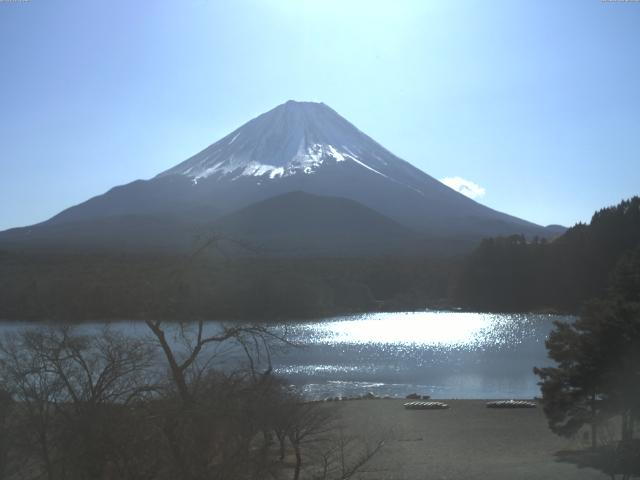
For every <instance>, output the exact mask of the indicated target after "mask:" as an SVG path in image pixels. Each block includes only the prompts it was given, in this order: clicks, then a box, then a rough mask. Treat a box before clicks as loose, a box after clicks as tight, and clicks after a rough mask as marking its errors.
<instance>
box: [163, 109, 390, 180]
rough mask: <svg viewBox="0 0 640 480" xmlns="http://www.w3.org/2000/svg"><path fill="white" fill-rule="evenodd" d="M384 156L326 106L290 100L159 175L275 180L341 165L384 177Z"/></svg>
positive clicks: (386, 154)
mask: <svg viewBox="0 0 640 480" xmlns="http://www.w3.org/2000/svg"><path fill="white" fill-rule="evenodd" d="M388 155H391V154H390V153H389V152H387V151H386V150H385V149H384V148H382V147H381V146H380V145H378V144H377V143H376V142H374V141H373V140H371V139H370V138H369V137H367V136H366V135H365V134H363V133H362V132H360V131H359V130H358V129H357V128H355V127H354V126H353V125H351V124H350V123H349V122H347V121H346V120H345V119H344V118H342V117H341V116H340V115H338V114H337V113H336V112H334V111H333V110H332V109H331V108H329V107H327V106H326V105H324V104H322V103H312V102H294V101H288V102H287V103H285V104H283V105H280V106H278V107H276V108H274V109H273V110H271V111H269V112H267V113H265V114H263V115H260V116H259V117H257V118H254V119H253V120H251V121H249V122H248V123H246V124H245V125H243V126H242V127H240V128H238V129H237V130H235V131H233V132H231V133H230V134H229V135H227V136H226V137H224V138H222V139H221V140H219V141H218V142H216V143H214V144H213V145H211V146H209V147H207V148H206V149H204V150H203V151H201V152H199V153H198V154H196V155H194V156H193V157H191V158H189V159H187V160H186V161H184V162H182V163H180V164H179V165H177V166H175V167H173V168H171V169H169V170H167V171H165V172H162V173H161V174H160V175H158V176H159V177H161V176H166V175H175V174H179V175H184V176H187V177H189V178H191V179H192V180H193V182H194V183H198V181H199V180H202V179H205V178H208V177H215V178H219V179H221V178H225V179H228V180H236V179H239V178H241V177H259V179H260V180H274V179H278V178H283V177H288V176H292V175H299V174H301V175H311V174H314V173H316V172H317V171H318V170H319V169H321V168H322V167H323V166H326V165H335V164H340V163H352V164H354V165H358V166H360V167H362V168H364V169H366V170H368V171H369V172H370V173H373V174H377V175H382V176H387V174H385V173H384V172H382V171H381V170H382V169H384V167H385V166H386V165H387V163H388V159H385V158H383V157H386V156H388ZM361 156H363V157H365V158H366V159H364V158H360V157H361ZM372 160H373V161H372Z"/></svg>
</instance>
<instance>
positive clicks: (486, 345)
mask: <svg viewBox="0 0 640 480" xmlns="http://www.w3.org/2000/svg"><path fill="white" fill-rule="evenodd" d="M554 320H565V321H567V320H571V317H562V316H554V315H536V314H512V315H507V314H487V313H467V312H445V311H428V312H402V313H371V314H364V315H351V316H343V317H335V318H328V319H325V320H315V321H309V322H299V323H288V324H286V325H284V324H280V325H276V326H275V329H276V331H278V332H279V333H284V332H285V331H286V334H287V337H288V339H289V340H290V341H292V342H293V343H294V344H296V345H298V346H296V347H293V348H289V349H288V350H286V351H284V352H281V353H279V354H278V355H277V356H275V358H274V359H273V363H274V371H275V372H276V373H277V374H279V375H282V376H284V377H286V378H287V379H288V381H289V382H290V383H292V384H294V385H296V386H297V387H298V388H299V389H300V390H301V391H302V392H303V393H304V394H305V396H307V397H308V398H313V399H321V398H326V397H336V396H355V395H362V394H365V393H368V392H373V393H374V394H376V395H381V396H383V395H391V396H400V397H404V396H405V395H407V394H408V393H412V392H417V393H421V394H428V395H431V396H432V397H433V398H482V399H493V398H532V397H534V396H536V395H539V388H538V386H537V384H536V382H537V378H536V377H535V375H534V374H533V371H532V370H533V367H534V366H545V365H549V364H550V363H551V361H550V360H549V359H548V358H547V355H546V350H545V347H544V340H545V338H546V337H547V335H548V334H549V331H550V330H551V328H552V327H553V321H554ZM31 325H33V324H31ZM109 325H110V328H115V329H117V330H121V331H123V332H125V333H127V334H130V335H135V336H141V335H147V334H148V330H147V327H146V326H145V325H144V323H142V322H124V321H123V322H112V323H110V324H109ZM167 325H168V324H167ZM103 326H104V324H103V323H89V324H83V325H81V326H80V327H78V328H79V329H80V330H81V331H83V332H84V333H90V332H92V331H98V330H99V329H101V328H102V327H103ZM219 327H220V323H219V322H207V329H217V328H219ZM22 328H25V324H24V323H21V324H16V323H4V324H0V332H8V331H11V330H16V329H22ZM27 328H29V327H27ZM168 328H169V330H171V329H172V328H173V330H174V332H173V333H174V334H175V333H176V332H177V328H176V327H175V326H174V327H170V326H169V327H168ZM168 333H171V332H168ZM169 337H170V335H169ZM174 338H175V337H174Z"/></svg>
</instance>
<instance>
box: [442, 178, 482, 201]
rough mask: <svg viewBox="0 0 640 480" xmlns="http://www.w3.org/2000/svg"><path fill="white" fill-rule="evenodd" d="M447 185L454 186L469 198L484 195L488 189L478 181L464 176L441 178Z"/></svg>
mask: <svg viewBox="0 0 640 480" xmlns="http://www.w3.org/2000/svg"><path fill="white" fill-rule="evenodd" d="M440 181H441V182H442V183H444V184H445V185H446V186H447V187H449V188H453V189H454V190H455V191H456V192H458V193H461V194H463V195H466V196H467V197H469V198H473V199H476V198H480V197H484V194H485V193H486V190H485V189H484V188H483V187H481V186H480V185H478V184H477V183H473V182H472V181H471V180H465V179H464V178H462V177H446V178H443V179H441V180H440Z"/></svg>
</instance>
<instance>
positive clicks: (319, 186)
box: [0, 101, 556, 248]
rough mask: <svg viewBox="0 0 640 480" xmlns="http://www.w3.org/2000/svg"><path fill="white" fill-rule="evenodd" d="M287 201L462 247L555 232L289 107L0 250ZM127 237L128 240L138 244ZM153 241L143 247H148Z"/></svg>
mask: <svg viewBox="0 0 640 480" xmlns="http://www.w3.org/2000/svg"><path fill="white" fill-rule="evenodd" d="M289 192H306V193H309V194H314V195H321V196H332V197H339V198H343V199H349V200H353V201H355V202H357V203H359V204H361V205H363V206H365V207H367V208H369V209H372V210H375V211H377V212H378V213H380V214H381V215H382V216H384V217H387V218H388V219H390V220H393V221H394V222H397V223H398V224H401V225H403V226H404V227H406V228H408V229H411V230H414V231H416V232H419V233H420V234H421V235H422V236H423V237H425V238H430V239H446V238H454V237H455V238H456V239H457V240H460V239H464V243H465V245H468V247H465V248H470V247H471V246H472V245H473V244H474V243H475V242H477V240H479V239H480V238H482V237H486V236H496V235H508V234H514V233H518V234H520V233H522V234H525V235H529V236H533V235H539V236H550V235H549V233H550V232H552V233H553V234H555V233H556V231H555V230H551V231H549V230H545V229H544V228H543V227H540V226H538V225H535V224H533V223H530V222H527V221H525V220H522V219H519V218H516V217H513V216H510V215H507V214H504V213H501V212H497V211H495V210H492V209H490V208H487V207H485V206H483V205H481V204H479V203H477V202H475V201H473V200H471V199H469V198H467V197H465V196H463V195H461V194H459V193H457V192H455V191H453V190H452V189H450V188H448V187H447V186H445V185H443V184H442V183H440V182H439V181H437V180H436V179H434V178H433V177H431V176H429V175H427V174H426V173H424V172H422V171H421V170H419V169H417V168H415V167H413V166H412V165H411V164H409V163H408V162H405V161H404V160H401V159H400V158H398V157H396V156H395V155H393V154H392V153H391V152H389V151H388V150H386V149H385V148H384V147H382V146H381V145H379V144H378V143H376V142H375V141H374V140H373V139H371V138H370V137H368V136H367V135H365V134H364V133H362V132H361V131H360V130H358V129H357V128H356V127H355V126H353V125H352V124H350V123H349V122H348V121H347V120H345V119H344V118H342V117H341V116H340V115H338V114H337V113H336V112H335V111H333V110H332V109H331V108H329V107H328V106H326V105H324V104H319V103H310V102H293V101H289V102H287V103H285V104H283V105H280V106H278V107H276V108H274V109H273V110H271V111H269V112H266V113H264V114H262V115H260V116H258V117H256V118H255V119H253V120H251V121H249V122H247V123H246V124H245V125H243V126H241V127H240V128H238V129H236V130H234V131H233V132H231V133H230V134H229V135H227V136H225V137H224V138H222V139H221V140H219V141H218V142H216V143H214V144H212V145H211V146H209V147H207V148H206V149H204V150H203V151H201V152H199V153H198V154H196V155H194V156H193V157H191V158H189V159H187V160H186V161H184V162H182V163H180V164H178V165H176V166H175V167H173V168H170V169H168V170H166V171H164V172H162V173H160V174H159V175H157V176H156V177H154V178H152V179H150V180H137V181H134V182H132V183H130V184H127V185H123V186H119V187H115V188H113V189H111V190H110V191H108V192H106V193H105V194H103V195H99V196H96V197H94V198H92V199H90V200H88V201H86V202H84V203H82V204H80V205H77V206H75V207H71V208H69V209H67V210H65V211H63V212H61V213H60V214H58V215H56V216H55V217H53V218H51V219H50V220H48V221H46V222H43V223H42V224H38V225H34V226H32V227H28V228H27V229H19V230H15V229H14V230H13V231H11V232H5V233H0V243H2V242H3V241H5V240H6V239H7V235H8V234H9V236H10V237H11V240H12V241H13V242H16V241H18V242H23V243H29V242H31V241H32V240H31V239H32V238H36V237H37V238H40V239H41V241H42V242H43V243H46V238H45V237H46V236H47V234H48V233H47V232H49V231H51V230H50V229H51V226H52V225H63V224H67V227H65V228H64V230H65V232H67V233H66V235H69V236H70V237H71V236H74V229H76V230H75V231H76V232H77V237H79V238H81V237H83V236H85V234H84V233H82V232H81V230H82V229H86V228H94V227H91V226H92V225H95V224H96V222H98V223H99V222H102V221H103V220H104V219H107V218H109V219H110V220H109V221H110V222H112V223H114V222H115V224H117V223H118V221H115V220H113V219H114V218H116V217H126V218H132V216H138V217H140V216H141V217H144V218H149V217H151V218H156V219H162V218H167V219H168V220H167V223H171V222H173V221H174V219H176V218H178V219H179V222H178V223H179V224H180V225H179V226H176V227H175V228H178V229H183V230H184V229H186V230H189V229H190V228H196V226H197V225H201V224H203V223H205V224H208V223H209V222H212V221H214V220H216V219H217V218H219V217H220V216H223V215H229V214H231V213H232V212H235V211H238V210H240V209H242V208H245V207H248V206H249V205H252V204H255V203H257V202H262V201H264V200H266V199H269V198H272V197H276V196H279V195H282V194H285V193H289ZM279 208H283V207H282V206H280V207H279ZM72 224H73V225H75V227H74V226H72ZM60 228H61V227H60ZM114 229H115V230H114V231H110V235H112V236H115V237H118V235H120V237H127V236H131V233H130V230H127V229H122V230H120V233H118V228H117V226H114ZM58 231H60V230H58ZM327 233H328V234H332V233H338V232H327ZM180 235H182V233H180V232H174V233H173V234H172V235H169V236H178V237H179V236H180ZM165 236H166V235H165ZM133 237H134V238H129V239H128V241H129V240H130V241H131V242H133V243H135V238H138V237H144V235H133ZM152 237H153V235H152V236H150V237H149V238H144V244H145V245H147V243H146V242H147V240H150V241H151V242H152V243H153V238H152ZM116 240H117V238H116ZM120 240H122V238H121V239H120ZM158 241H159V242H160V243H163V241H164V240H163V239H161V238H158ZM107 243H108V242H107ZM118 243H120V244H121V243H122V241H119V242H118V241H116V242H115V244H118ZM165 243H166V242H165ZM115 244H114V248H117V247H116V245H115Z"/></svg>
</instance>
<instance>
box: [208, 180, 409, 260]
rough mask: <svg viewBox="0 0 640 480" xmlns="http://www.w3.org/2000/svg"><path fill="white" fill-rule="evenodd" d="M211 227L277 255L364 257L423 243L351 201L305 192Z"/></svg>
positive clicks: (247, 209) (265, 203) (260, 204)
mask: <svg viewBox="0 0 640 480" xmlns="http://www.w3.org/2000/svg"><path fill="white" fill-rule="evenodd" d="M214 230H215V231H219V232H222V233H224V234H226V235H228V236H230V237H232V238H236V239H239V240H243V241H245V242H246V243H247V244H250V245H254V246H255V247H259V249H260V250H261V251H262V252H264V253H269V254H279V255H282V254H286V255H327V254H334V255H335V254H342V255H362V254H364V253H372V252H379V253H380V252H397V251H400V250H403V251H406V249H407V248H413V249H415V250H417V249H418V248H419V247H420V245H421V241H420V238H419V236H418V235H417V234H416V233H415V232H413V231H411V230H410V229H408V228H406V227H404V226H402V225H400V224H399V223H397V222H394V221H393V220H390V219H388V218H386V217H384V216H383V215H381V214H379V213H378V212H376V211H374V210H371V209H370V208H367V207H365V206H363V205H361V204H359V203H357V202H354V201H353V200H348V199H344V198H337V197H325V196H319V195H311V194H308V193H304V192H290V193H285V194H282V195H278V196H276V197H272V198H269V199H267V200H264V201H262V202H258V203H255V204H253V205H250V206H248V207H245V208H243V209H240V210H238V211H237V212H234V213H231V214H229V215H226V216H224V217H223V218H221V219H220V220H219V221H218V222H217V223H216V224H215V226H214Z"/></svg>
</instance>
